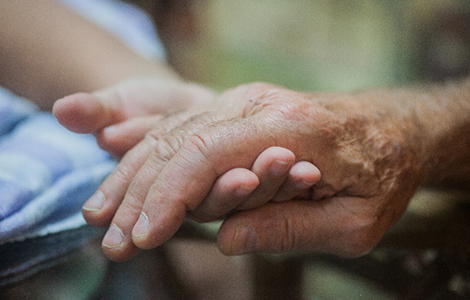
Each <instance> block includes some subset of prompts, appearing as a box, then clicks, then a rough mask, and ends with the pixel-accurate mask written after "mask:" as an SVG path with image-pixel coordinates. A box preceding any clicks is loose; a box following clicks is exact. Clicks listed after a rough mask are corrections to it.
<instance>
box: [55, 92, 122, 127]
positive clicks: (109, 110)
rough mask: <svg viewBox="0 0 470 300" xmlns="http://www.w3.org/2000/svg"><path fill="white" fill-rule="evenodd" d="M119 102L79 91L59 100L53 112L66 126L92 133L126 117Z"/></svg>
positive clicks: (104, 96)
mask: <svg viewBox="0 0 470 300" xmlns="http://www.w3.org/2000/svg"><path fill="white" fill-rule="evenodd" d="M119 103H120V102H119V101H116V100H115V99H113V98H112V97H106V95H100V96H96V95H93V94H86V93H78V94H73V95H70V96H66V97H64V98H62V99H59V100H57V101H56V102H55V103H54V106H53V108H52V113H53V114H54V116H55V118H56V119H57V120H58V121H59V123H60V124H62V126H64V127H65V128H67V129H69V130H71V131H74V132H78V133H92V132H96V131H98V130H100V129H102V128H104V127H106V126H108V125H111V124H114V123H118V122H121V121H123V120H124V119H125V114H124V112H123V111H122V109H121V107H120V106H119Z"/></svg>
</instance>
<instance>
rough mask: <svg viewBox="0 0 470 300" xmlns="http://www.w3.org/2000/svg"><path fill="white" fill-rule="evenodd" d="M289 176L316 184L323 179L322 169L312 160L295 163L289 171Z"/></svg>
mask: <svg viewBox="0 0 470 300" xmlns="http://www.w3.org/2000/svg"><path fill="white" fill-rule="evenodd" d="M289 178H290V179H291V180H292V181H294V182H295V181H297V182H299V181H301V182H303V183H305V184H306V185H310V186H312V185H314V184H315V183H317V182H318V181H320V179H321V172H320V170H319V169H318V168H317V167H316V166H315V165H314V164H312V163H311V162H308V161H300V162H297V163H295V164H294V165H293V166H292V168H291V169H290V171H289Z"/></svg>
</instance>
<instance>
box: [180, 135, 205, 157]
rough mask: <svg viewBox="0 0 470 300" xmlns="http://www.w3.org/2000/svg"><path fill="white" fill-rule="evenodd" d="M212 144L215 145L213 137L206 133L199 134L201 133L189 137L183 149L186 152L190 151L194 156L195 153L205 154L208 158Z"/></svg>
mask: <svg viewBox="0 0 470 300" xmlns="http://www.w3.org/2000/svg"><path fill="white" fill-rule="evenodd" d="M211 144H213V140H212V137H211V135H210V134H207V133H205V132H199V133H195V134H192V135H190V136H188V137H187V138H186V139H185V140H184V141H183V146H182V148H183V149H184V150H185V151H188V152H190V153H193V154H194V153H200V154H203V155H204V157H206V158H207V155H208V153H209V147H210V145H211Z"/></svg>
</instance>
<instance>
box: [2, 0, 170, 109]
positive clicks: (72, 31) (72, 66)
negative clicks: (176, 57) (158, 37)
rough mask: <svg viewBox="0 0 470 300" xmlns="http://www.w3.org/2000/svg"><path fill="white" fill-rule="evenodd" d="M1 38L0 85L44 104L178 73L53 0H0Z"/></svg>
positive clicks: (44, 105) (46, 106)
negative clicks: (138, 79) (121, 83)
mask: <svg viewBox="0 0 470 300" xmlns="http://www.w3.org/2000/svg"><path fill="white" fill-rule="evenodd" d="M0 41H1V43H0V84H1V85H3V86H5V87H7V88H9V89H11V90H12V91H14V92H15V93H17V94H20V95H22V96H25V97H27V98H28V99H31V100H33V101H35V102H36V103H38V105H39V106H40V107H41V108H43V109H50V108H51V107H52V104H53V101H54V100H56V99H59V98H61V97H63V96H65V95H69V94H72V93H76V92H92V91H96V90H100V89H102V88H104V87H107V86H110V85H112V84H115V83H117V82H119V81H122V80H123V79H126V78H131V77H143V76H158V77H163V78H173V79H176V78H177V77H176V75H175V74H174V73H173V71H171V69H170V68H169V67H168V66H166V65H165V64H164V63H163V62H158V61H148V60H146V59H144V58H143V57H141V56H139V55H138V54H136V53H134V52H133V51H132V50H131V49H129V48H128V47H127V46H125V45H124V44H123V43H122V42H121V41H119V40H118V39H117V38H115V37H113V36H112V35H111V34H109V33H107V32H106V31H104V30H102V29H101V28H99V27H98V26H95V25H94V24H92V23H90V22H88V21H87V20H85V19H83V18H81V17H80V16H78V15H76V14H74V13H73V12H72V11H70V10H69V9H67V8H65V7H63V6H62V5H61V4H60V3H58V2H57V1H54V0H36V1H29V0H15V1H8V0H1V1H0Z"/></svg>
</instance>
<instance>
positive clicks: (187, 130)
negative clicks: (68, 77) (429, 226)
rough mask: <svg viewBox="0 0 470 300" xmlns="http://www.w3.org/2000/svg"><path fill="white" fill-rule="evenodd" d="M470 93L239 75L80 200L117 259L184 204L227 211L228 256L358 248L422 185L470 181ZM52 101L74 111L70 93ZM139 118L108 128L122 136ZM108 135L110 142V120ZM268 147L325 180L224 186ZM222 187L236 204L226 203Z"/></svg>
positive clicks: (223, 244)
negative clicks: (329, 85)
mask: <svg viewBox="0 0 470 300" xmlns="http://www.w3.org/2000/svg"><path fill="white" fill-rule="evenodd" d="M71 97H72V98H69V100H68V101H72V100H71V99H73V97H74V96H71ZM469 99H470V84H469V81H468V80H467V81H463V82H459V83H455V84H448V85H443V86H435V87H421V88H415V89H411V88H410V89H377V90H371V91H364V92H356V93H350V94H326V93H325V94H318V93H317V94H309V93H301V92H295V91H290V90H287V89H284V88H282V87H277V86H272V85H269V84H263V83H256V84H249V85H244V86H240V87H238V88H235V89H233V90H231V91H228V92H226V93H224V94H222V95H221V96H219V98H218V100H217V101H216V102H215V103H214V104H213V105H212V106H211V107H207V108H205V109H203V110H202V111H201V112H200V113H199V112H195V111H193V112H192V113H189V112H183V113H182V114H176V115H173V116H169V117H166V118H165V119H158V121H156V122H155V123H154V127H153V129H151V130H150V131H148V133H147V134H146V135H145V138H144V139H143V140H142V141H141V142H139V143H138V144H137V145H136V146H135V147H134V148H133V149H132V150H131V151H129V152H128V153H127V154H126V155H125V156H124V157H123V159H122V160H121V162H120V164H119V166H118V168H117V170H116V171H115V172H114V173H113V174H112V175H111V176H110V177H109V178H108V179H107V180H106V181H105V182H104V183H103V185H102V186H101V187H100V188H99V190H98V192H97V193H96V194H95V196H94V197H92V198H91V199H90V200H89V202H87V203H86V204H85V206H84V216H85V218H86V219H87V221H88V222H89V223H90V224H93V225H100V226H103V225H108V224H110V229H109V230H108V233H107V235H106V236H105V238H104V241H103V250H104V252H105V254H106V255H107V256H108V257H109V258H111V259H113V260H117V261H122V260H126V259H129V258H131V257H132V256H133V255H135V254H136V253H137V252H138V251H139V250H140V249H151V248H154V247H157V246H159V245H161V244H163V243H164V242H165V241H167V240H168V239H169V238H170V237H171V236H172V235H173V234H174V233H175V232H176V231H177V230H178V228H179V227H180V226H181V224H182V222H183V220H184V218H185V216H187V215H188V214H189V215H190V216H192V217H194V218H195V219H197V220H200V221H208V220H212V219H216V218H218V217H224V216H226V214H227V213H228V212H230V213H231V214H230V215H229V216H228V217H226V218H225V219H224V222H223V224H222V226H221V228H220V230H219V234H218V245H219V248H220V250H221V251H222V252H223V253H225V254H228V255H237V254H244V253H252V252H275V253H281V252H287V251H294V250H308V251H315V252H327V253H333V254H337V255H341V256H353V257H354V256H359V255H363V254H365V253H367V252H368V251H370V250H371V249H372V248H373V247H374V246H375V245H376V244H377V243H378V242H379V241H380V239H381V238H382V236H383V235H384V234H385V232H386V231H387V230H388V229H389V228H390V227H391V226H392V225H393V224H394V223H395V222H396V221H397V220H398V219H399V218H400V216H401V215H402V214H403V212H404V210H405V209H406V207H407V204H408V202H409V200H410V198H411V197H412V195H413V194H414V192H415V191H416V189H417V188H418V187H419V186H420V185H434V186H453V187H467V188H468V186H470V185H469V181H470V176H469V175H470V153H469V151H470V126H469V125H470V100H469ZM95 100H96V99H95ZM57 105H62V109H64V110H65V111H67V101H62V102H58V103H57ZM185 114H189V115H190V116H191V117H190V118H187V117H186V116H185ZM59 115H60V113H59ZM148 118H151V117H148ZM185 118H186V120H187V121H186V122H183V123H182V122H181V120H185ZM59 119H60V118H59ZM175 120H177V121H175ZM63 121H64V122H63V124H64V125H65V126H66V127H67V124H66V121H65V120H63ZM137 123H138V121H135V120H134V121H133V120H129V121H127V122H124V123H121V124H119V125H117V126H118V127H115V128H114V129H113V130H112V132H113V134H115V135H116V136H119V132H123V133H125V132H129V131H128V129H126V126H128V125H129V126H130V127H133V128H136V127H139V126H138V125H136V124H137ZM130 124H131V125H130ZM174 124H178V125H177V126H175V125H174ZM143 127H145V126H143ZM102 134H103V135H102V136H101V138H102V142H103V143H104V144H106V143H107V142H106V140H107V138H106V129H105V130H104V131H102ZM116 136H115V137H116ZM273 147H274V148H273ZM279 147H280V148H279ZM266 149H268V150H269V149H274V151H278V150H286V149H289V150H290V152H291V153H292V154H293V157H294V159H295V161H298V162H300V161H303V162H309V163H310V164H308V166H311V165H315V166H317V167H318V169H319V170H320V172H321V179H320V181H319V182H318V183H316V184H315V185H314V186H313V187H312V188H309V189H305V187H306V186H303V187H302V188H298V189H295V188H294V189H293V188H292V186H293V185H292V184H291V185H290V186H291V187H290V188H288V189H283V188H282V187H284V185H283V184H281V185H277V186H275V187H274V188H273V189H271V190H269V192H267V191H266V187H264V189H265V190H264V191H263V192H257V189H254V190H253V191H252V192H251V193H250V192H249V191H248V192H247V193H246V194H243V196H242V197H241V199H240V197H236V196H235V195H237V194H236V193H230V192H229V191H233V190H232V189H231V188H227V186H225V188H221V187H220V186H221V184H220V182H221V181H223V180H224V178H225V176H227V174H230V173H228V172H231V170H244V171H248V170H251V172H252V173H254V174H256V172H257V171H256V169H257V167H256V166H257V165H258V164H259V165H263V163H262V162H263V160H261V161H260V157H261V158H262V157H263V156H264V153H265V151H267V150H266ZM275 153H278V152H275ZM268 161H271V162H272V160H269V159H268ZM286 161H287V160H286ZM267 165H270V164H269V163H268V164H267ZM261 169H265V168H263V167H261ZM292 169H293V168H291V170H292ZM262 173H263V172H262ZM264 173H266V172H264ZM308 173H310V175H312V174H314V173H313V172H311V171H310V172H306V173H304V174H308ZM224 174H225V175H224ZM318 175H319V174H318ZM284 176H285V175H284ZM301 177H302V176H299V177H297V178H301ZM229 178H232V179H233V178H235V177H229ZM253 178H255V177H253ZM258 178H262V176H258ZM287 178H289V176H288V177H287ZM291 178H295V177H292V176H291ZM304 178H305V177H304ZM311 179H314V178H313V177H311ZM317 179H319V178H317ZM279 181H282V180H279ZM293 181H295V180H290V179H287V180H286V182H293ZM307 181H308V180H307ZM312 181H314V180H312ZM229 182H232V183H233V182H237V181H236V180H229ZM310 183H311V182H310ZM246 186H251V185H249V184H246ZM253 186H254V185H253ZM310 186H311V185H310ZM279 187H281V188H279ZM218 189H219V192H218ZM260 190H262V189H260ZM286 190H287V191H286ZM214 191H215V192H214ZM220 191H222V192H223V193H224V195H225V197H228V199H230V200H229V201H226V202H225V201H224V203H228V204H230V205H228V204H227V205H225V204H224V205H221V204H220V203H221V202H220V200H219V199H220V195H218V194H217V193H220ZM238 195H239V194H238ZM224 199H227V198H224ZM286 200H290V201H286Z"/></svg>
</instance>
